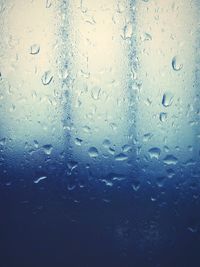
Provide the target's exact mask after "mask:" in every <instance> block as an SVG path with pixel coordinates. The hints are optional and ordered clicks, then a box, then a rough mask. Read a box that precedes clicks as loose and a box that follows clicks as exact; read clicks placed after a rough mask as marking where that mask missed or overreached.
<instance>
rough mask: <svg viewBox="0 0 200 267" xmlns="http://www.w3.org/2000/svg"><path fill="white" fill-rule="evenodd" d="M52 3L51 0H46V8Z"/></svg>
mask: <svg viewBox="0 0 200 267" xmlns="http://www.w3.org/2000/svg"><path fill="white" fill-rule="evenodd" d="M51 5H52V3H51V0H46V8H50V7H51Z"/></svg>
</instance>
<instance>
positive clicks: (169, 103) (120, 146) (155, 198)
mask: <svg viewBox="0 0 200 267" xmlns="http://www.w3.org/2000/svg"><path fill="white" fill-rule="evenodd" d="M0 36H1V40H0V115H1V116H0V125H1V126H0V177H1V178H0V186H1V191H2V192H7V191H8V192H9V194H10V195H11V196H13V195H16V194H19V195H20V198H19V199H17V201H19V203H21V202H22V203H27V202H28V203H29V201H30V200H32V201H33V200H34V196H33V195H32V194H33V193H32V192H35V194H36V195H35V197H36V196H37V194H40V196H41V195H42V197H41V199H40V201H38V202H41V203H38V202H37V203H35V202H34V201H33V203H32V204H31V207H29V208H30V209H31V210H32V208H33V211H34V212H35V211H37V212H38V209H39V210H40V209H41V210H42V209H43V208H45V207H48V206H50V204H49V203H48V202H47V199H51V198H55V199H57V200H56V201H58V202H59V200H58V199H62V201H64V200H65V201H69V200H70V201H72V203H73V204H72V205H75V204H74V203H82V198H84V199H85V198H86V199H89V200H91V201H93V200H94V199H95V200H96V201H99V202H100V203H101V204H100V205H108V206H109V205H110V206H109V207H111V208H110V210H109V212H108V214H109V215H108V214H107V215H105V218H107V219H105V221H101V224H102V227H103V228H105V229H107V230H106V231H108V232H109V234H107V235H108V236H110V240H111V241H110V242H111V244H113V243H115V249H116V251H120V253H119V254H120V255H121V257H122V258H123V257H125V258H126V257H129V256H130V255H132V254H131V253H135V254H134V256H135V261H136V263H137V260H138V262H141V261H143V260H144V259H142V256H141V255H142V254H143V253H147V254H148V257H147V258H146V261H149V262H151V260H152V258H153V262H154V263H155V262H156V263H158V264H159V263H160V262H162V260H163V258H162V257H161V258H159V259H156V257H155V255H157V253H158V252H159V251H160V250H161V251H162V249H163V250H165V249H166V248H167V249H168V250H169V247H170V249H171V248H173V246H175V244H176V242H177V240H180V239H181V236H182V235H184V234H185V235H186V236H187V237H186V238H185V239H184V238H182V239H183V240H184V241H183V240H182V239H181V240H182V242H183V243H184V242H186V243H187V242H190V241H188V240H190V234H197V233H198V229H199V226H200V225H199V215H198V214H197V212H196V209H197V207H199V200H198V199H199V178H200V127H199V123H200V120H199V115H200V102H199V97H200V95H199V71H200V68H199V59H200V56H199V2H198V1H195V0H194V1H193V0H192V1H187V0H176V1H173V0H166V1H162V0H135V1H131V0H122V1H120V0H109V1H108V0H100V1H94V0H68V1H65V0H62V1H57V0H46V1H40V0H29V1H23V0H1V1H0ZM16 192H18V193H16ZM22 192H23V193H22ZM38 192H39V193H38ZM3 196H4V194H3ZM2 198H3V197H2ZM67 203H68V202H67ZM70 203H71V202H70ZM83 203H84V202H83ZM45 205H46V206H45ZM53 205H54V204H53ZM87 205H89V204H85V206H84V205H83V207H82V208H83V209H88V210H91V211H93V210H94V209H95V208H94V207H93V206H92V207H91V206H90V205H89V208H88V206H87ZM115 205H116V206H117V207H118V209H119V210H118V212H117V211H116V210H115V208H116V206H115ZM129 205H130V206H129ZM58 206H59V205H58ZM63 206H65V205H63ZM41 207H42V208H41ZM103 207H104V206H103ZM106 207H107V206H106ZM183 207H184V208H183ZM186 207H187V208H186ZM60 209H61V208H60ZM102 209H103V208H102ZM55 210H56V209H55ZM69 210H70V211H69ZM69 210H68V211H67V214H68V216H69V217H70V218H71V220H75V221H76V220H79V221H80V222H81V220H82V217H81V218H80V217H79V215H77V214H74V212H72V210H71V209H69ZM20 212H21V213H23V209H22V208H20V209H19V213H20ZM37 212H36V214H37ZM55 214H56V212H55V213H54V215H55ZM72 214H73V215H72ZM116 214H118V215H116ZM36 216H37V215H36ZM91 216H92V215H91ZM96 216H97V215H96ZM99 216H100V215H99ZM106 216H108V217H106ZM113 216H114V217H115V216H117V217H116V219H114V222H113V224H112V223H111V221H112V219H111V217H112V218H113ZM74 217H75V219H74ZM77 217H78V218H79V219H77ZM36 218H37V217H36ZM97 218H98V216H97ZM180 222H181V223H180ZM96 223H97V224H98V219H97V221H96ZM111 224H112V225H111ZM63 227H64V226H63ZM99 227H100V226H99ZM179 227H180V228H179ZM180 229H181V230H180ZM104 234H105V236H107V235H106V233H104ZM188 235H189V237H188ZM185 240H187V241H185ZM112 242H113V243H112ZM195 242H197V240H196V239H195V241H194V240H193V241H191V244H195V245H196V243H195ZM111 247H112V245H111ZM192 248H194V251H195V248H196V247H195V246H194V247H192ZM114 251H115V250H114ZM124 251H125V252H124ZM133 251H135V252H133ZM152 251H153V252H152ZM170 251H171V252H172V251H173V249H171V250H170ZM140 253H141V255H140ZM151 253H153V255H154V256H149V254H150V255H152V254H151ZM177 253H178V252H176V253H175V254H174V256H173V253H172V258H173V257H174V259H175V258H176V260H177ZM158 254H159V253H158ZM124 255H125V256H124ZM127 255H128V256H127ZM138 255H139V256H138ZM189 255H190V253H189ZM195 255H196V254H195ZM130 257H131V256H130ZM140 257H141V258H140ZM188 257H189V256H188ZM196 257H197V256H194V257H193V259H194V258H195V259H196ZM86 262H87V261H86ZM132 262H133V261H132ZM169 262H170V261H169ZM149 264H150V263H149ZM77 266H78V265H77ZM88 266H90V265H88ZM95 266H97V265H95ZM115 266H117V265H115ZM120 266H122V265H120ZM124 266H125V265H124ZM126 266H128V265H126ZM138 266H140V267H141V266H142V265H141V264H140V265H138ZM146 266H147V265H146ZM149 266H150V265H149ZM154 266H160V265H154ZM162 266H165V265H162ZM166 266H169V265H166ZM177 266H178V267H179V265H177ZM188 266H189V265H188ZM9 267H10V266H9Z"/></svg>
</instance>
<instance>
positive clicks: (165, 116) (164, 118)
mask: <svg viewBox="0 0 200 267" xmlns="http://www.w3.org/2000/svg"><path fill="white" fill-rule="evenodd" d="M159 118H160V121H161V122H165V121H166V119H167V113H165V112H161V113H160V116H159Z"/></svg>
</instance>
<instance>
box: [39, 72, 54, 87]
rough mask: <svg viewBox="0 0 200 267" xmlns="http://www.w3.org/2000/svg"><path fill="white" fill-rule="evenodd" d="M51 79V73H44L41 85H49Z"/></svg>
mask: <svg viewBox="0 0 200 267" xmlns="http://www.w3.org/2000/svg"><path fill="white" fill-rule="evenodd" d="M52 79H53V75H52V74H51V71H45V73H44V74H43V76H42V83H43V84H44V85H48V84H50V83H51V81H52Z"/></svg>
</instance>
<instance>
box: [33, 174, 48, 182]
mask: <svg viewBox="0 0 200 267" xmlns="http://www.w3.org/2000/svg"><path fill="white" fill-rule="evenodd" d="M45 179H47V176H40V177H39V178H37V179H36V180H34V184H38V183H39V182H40V181H42V180H45Z"/></svg>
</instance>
